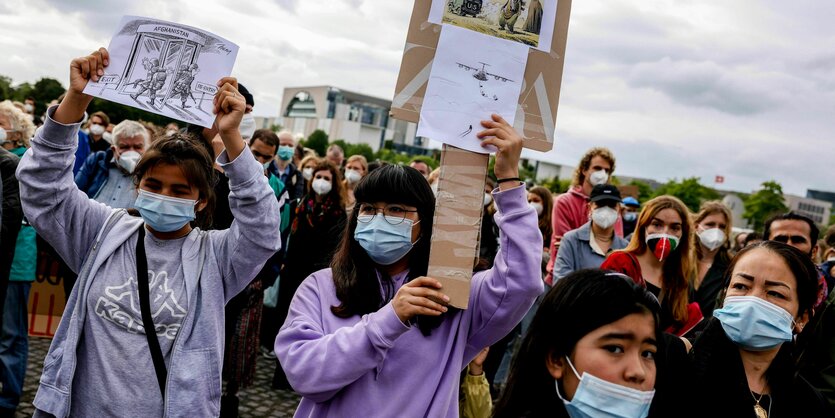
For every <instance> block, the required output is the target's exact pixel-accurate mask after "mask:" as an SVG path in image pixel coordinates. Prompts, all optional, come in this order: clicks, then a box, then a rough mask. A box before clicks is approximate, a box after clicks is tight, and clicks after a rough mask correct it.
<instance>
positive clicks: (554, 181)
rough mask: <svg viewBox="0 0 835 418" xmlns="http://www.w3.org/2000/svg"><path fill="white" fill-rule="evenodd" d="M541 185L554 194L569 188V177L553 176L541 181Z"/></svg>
mask: <svg viewBox="0 0 835 418" xmlns="http://www.w3.org/2000/svg"><path fill="white" fill-rule="evenodd" d="M541 186H542V187H544V188H546V189H548V190H550V191H551V193H554V194H560V193H565V192H567V191H568V189H570V188H571V179H565V180H560V178H559V177H557V176H554V177H551V178H549V179H547V180H545V181H543V182H542V184H541Z"/></svg>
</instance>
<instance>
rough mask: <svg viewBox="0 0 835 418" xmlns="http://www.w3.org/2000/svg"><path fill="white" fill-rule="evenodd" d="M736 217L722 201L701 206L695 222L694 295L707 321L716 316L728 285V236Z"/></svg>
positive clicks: (729, 259)
mask: <svg viewBox="0 0 835 418" xmlns="http://www.w3.org/2000/svg"><path fill="white" fill-rule="evenodd" d="M732 221H733V217H732V215H731V211H730V209H728V207H727V206H725V205H724V204H723V203H722V202H719V201H710V202H705V203H702V206H701V208H700V209H699V213H698V214H696V218H695V219H694V220H693V224H694V225H695V226H696V237H697V238H698V242H699V243H698V244H697V245H696V246H695V247H696V266H695V268H694V269H693V272H692V273H691V280H690V286H691V294H692V296H693V301H694V302H697V303H698V304H699V308H701V310H702V314H703V315H704V316H705V318H709V317H710V316H711V315H713V308H714V307H715V306H716V297H717V296H718V295H719V292H720V291H721V290H722V286H723V285H724V284H725V270H727V269H728V264H730V262H731V258H730V256H729V255H728V245H727V244H728V237H729V236H730V233H731V222H732Z"/></svg>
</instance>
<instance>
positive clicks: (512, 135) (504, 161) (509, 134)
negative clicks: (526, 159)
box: [477, 114, 522, 189]
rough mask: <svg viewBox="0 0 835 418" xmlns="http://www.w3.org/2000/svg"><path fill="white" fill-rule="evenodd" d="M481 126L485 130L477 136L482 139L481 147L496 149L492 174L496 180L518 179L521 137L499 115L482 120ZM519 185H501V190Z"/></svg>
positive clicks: (510, 183)
mask: <svg viewBox="0 0 835 418" xmlns="http://www.w3.org/2000/svg"><path fill="white" fill-rule="evenodd" d="M481 125H482V126H484V127H485V128H487V129H485V130H483V131H481V132H479V133H478V134H477V136H478V137H479V138H480V139H482V141H481V146H483V147H486V146H488V145H492V146H494V147H496V149H497V151H496V165H495V166H494V167H493V172H494V173H495V174H496V178H499V179H503V178H513V177H519V158H520V156H521V155H522V136H521V135H519V134H518V133H517V132H516V130H515V129H513V127H512V126H510V124H509V123H507V121H505V120H504V119H503V118H502V117H501V116H499V115H496V114H494V115H492V120H483V121H481ZM518 185H519V183H514V182H509V183H501V184H500V185H499V187H500V188H501V189H507V188H512V187H516V186H518Z"/></svg>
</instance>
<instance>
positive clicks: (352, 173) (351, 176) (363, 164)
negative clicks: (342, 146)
mask: <svg viewBox="0 0 835 418" xmlns="http://www.w3.org/2000/svg"><path fill="white" fill-rule="evenodd" d="M366 174H368V161H367V160H366V159H365V157H363V156H362V155H352V156H350V157H348V161H347V162H346V163H345V191H346V195H347V199H346V202H345V208H346V209H347V211H348V212H350V211H351V209H353V208H354V204H355V203H356V202H357V201H356V199H354V190H355V189H356V188H357V184H359V182H360V180H362V178H363V177H365V175H366Z"/></svg>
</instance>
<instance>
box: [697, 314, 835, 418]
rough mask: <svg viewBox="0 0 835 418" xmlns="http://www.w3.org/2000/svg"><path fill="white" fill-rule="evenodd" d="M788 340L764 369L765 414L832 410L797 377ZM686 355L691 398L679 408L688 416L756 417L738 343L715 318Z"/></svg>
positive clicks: (810, 417)
mask: <svg viewBox="0 0 835 418" xmlns="http://www.w3.org/2000/svg"><path fill="white" fill-rule="evenodd" d="M792 345H793V344H792V343H785V344H783V346H782V347H781V349H780V352H779V353H778V354H777V357H776V358H775V359H774V361H773V362H772V364H771V367H769V369H768V371H767V372H766V374H767V379H768V385H769V387H770V399H769V397H766V398H765V400H764V401H761V403H760V404H761V405H763V406H764V407H765V409H766V410H769V408H770V413H769V414H768V416H769V418H783V417H786V418H793V417H804V418H816V417H821V418H823V417H827V418H831V417H833V416H835V413H833V411H832V410H830V409H829V404H827V403H826V401H825V400H824V399H823V397H822V396H821V394H820V392H818V391H817V390H815V389H814V388H812V386H811V385H809V383H808V382H807V381H806V380H805V379H803V378H801V377H795V366H794V361H793V358H792V355H791V350H792V349H793V347H792ZM690 357H691V360H692V362H693V373H692V380H691V381H690V385H691V387H690V389H689V390H690V395H691V396H690V399H691V400H692V401H691V402H690V404H688V405H682V410H683V411H682V412H683V413H684V412H687V413H689V414H690V415H688V416H691V417H710V418H725V417H727V418H731V417H733V418H749V417H750V418H756V415H755V414H754V404H755V401H754V397H753V394H752V393H751V390H750V389H749V387H748V380H747V378H746V376H745V369H744V368H743V365H742V358H741V357H740V354H739V348H738V347H737V345H736V344H734V343H733V342H732V341H731V340H730V339H728V337H727V335H726V334H725V331H724V330H723V329H722V325H721V323H720V322H719V320H717V319H716V318H711V319H710V320H709V322H708V324H707V326H706V327H705V330H704V332H702V334H701V335H700V336H699V338H698V339H697V340H696V343H695V344H694V345H693V350H692V351H691V352H690ZM769 403H771V404H770V405H768V404H769ZM682 416H685V415H682Z"/></svg>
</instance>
